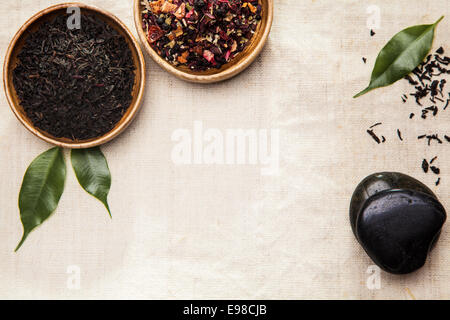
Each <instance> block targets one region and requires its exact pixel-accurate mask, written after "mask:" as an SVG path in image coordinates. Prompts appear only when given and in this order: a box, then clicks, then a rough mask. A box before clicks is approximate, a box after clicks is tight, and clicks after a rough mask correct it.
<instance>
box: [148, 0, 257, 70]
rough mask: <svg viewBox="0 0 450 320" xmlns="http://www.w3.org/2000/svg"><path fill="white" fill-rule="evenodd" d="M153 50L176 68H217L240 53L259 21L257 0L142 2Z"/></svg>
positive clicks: (157, 0)
mask: <svg viewBox="0 0 450 320" xmlns="http://www.w3.org/2000/svg"><path fill="white" fill-rule="evenodd" d="M142 3H143V4H144V5H145V8H146V9H145V10H143V12H142V24H143V28H144V31H145V32H146V33H147V38H148V41H149V43H150V45H151V46H152V48H153V49H154V50H155V51H156V52H157V53H158V54H159V55H160V56H161V57H163V58H164V59H166V60H167V61H170V62H171V63H172V64H173V65H175V66H187V67H189V68H190V69H191V70H194V71H200V70H201V71H203V70H207V69H210V68H220V67H221V66H222V65H224V64H226V63H227V62H230V61H231V60H232V59H233V58H234V57H236V56H237V55H238V54H239V53H240V52H242V51H243V50H244V49H245V47H246V46H247V45H248V43H249V41H250V40H251V38H252V37H253V35H254V33H255V30H256V28H257V26H258V23H259V22H260V20H261V18H262V17H261V14H262V7H261V5H260V3H259V1H258V0H245V1H244V0H155V1H149V0H144V1H143V2H142Z"/></svg>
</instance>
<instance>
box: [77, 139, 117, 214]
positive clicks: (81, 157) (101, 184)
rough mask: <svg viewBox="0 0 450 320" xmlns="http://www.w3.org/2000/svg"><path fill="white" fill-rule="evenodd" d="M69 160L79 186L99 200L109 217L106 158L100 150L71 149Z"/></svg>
mask: <svg viewBox="0 0 450 320" xmlns="http://www.w3.org/2000/svg"><path fill="white" fill-rule="evenodd" d="M71 159H72V167H73V169H74V171H75V175H76V176H77V179H78V182H79V183H80V185H81V186H82V187H83V189H84V190H86V192H88V193H89V194H91V195H92V196H94V197H95V198H97V199H98V200H100V201H101V202H102V203H103V204H104V205H105V207H106V210H108V213H109V215H110V216H111V210H110V209H109V205H108V193H109V189H110V187H111V174H110V172H109V168H108V163H107V161H106V158H105V156H104V155H103V153H102V151H101V150H100V148H99V147H95V148H90V149H73V150H72V151H71ZM111 217H112V216H111Z"/></svg>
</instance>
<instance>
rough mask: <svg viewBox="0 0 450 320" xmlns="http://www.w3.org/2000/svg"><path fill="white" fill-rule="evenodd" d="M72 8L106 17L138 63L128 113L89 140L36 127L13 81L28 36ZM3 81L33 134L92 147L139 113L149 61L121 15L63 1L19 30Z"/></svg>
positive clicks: (57, 142) (14, 108)
mask: <svg viewBox="0 0 450 320" xmlns="http://www.w3.org/2000/svg"><path fill="white" fill-rule="evenodd" d="M68 7H78V8H80V9H81V12H82V13H83V12H87V13H89V14H94V15H96V16H97V17H98V18H99V19H102V20H103V21H105V22H107V23H108V24H109V25H111V27H113V28H114V29H115V30H117V32H119V34H121V35H122V36H124V38H125V40H126V41H127V43H128V45H129V47H130V49H131V52H132V56H133V61H134V65H135V68H136V71H135V83H134V87H133V92H132V97H133V99H132V101H131V104H130V106H129V108H128V110H127V112H126V113H125V114H124V116H123V117H122V119H121V120H120V121H119V122H118V123H117V124H116V126H115V127H114V128H113V129H112V130H111V131H110V132H108V133H106V134H105V135H103V136H101V137H97V138H93V139H89V140H71V139H68V138H57V137H54V136H52V135H50V134H49V133H47V132H45V131H43V130H40V129H38V128H36V127H34V125H33V124H32V123H31V121H30V120H29V119H28V117H27V115H26V113H25V112H24V110H23V108H22V107H21V105H20V100H19V98H18V97H17V93H16V90H15V88H14V85H13V80H12V79H13V70H14V69H15V67H16V65H17V63H18V59H17V55H18V54H19V52H20V50H21V48H22V47H23V45H24V43H25V40H26V37H27V35H29V34H30V33H32V32H34V31H36V30H37V29H38V28H39V26H40V25H41V24H42V23H43V22H45V21H49V20H51V19H53V18H54V17H55V16H57V15H59V14H65V13H66V10H67V8H68ZM3 82H4V87H5V93H6V97H7V99H8V102H9V105H10V106H11V109H12V111H13V112H14V114H15V115H16V117H17V119H19V121H20V122H21V123H22V124H23V125H24V126H25V127H26V128H27V129H28V130H29V131H31V132H32V133H33V134H35V135H36V136H37V137H39V138H41V139H42V140H45V141H47V142H49V143H52V144H54V145H57V146H60V147H65V148H72V149H81V148H91V147H95V146H98V145H101V144H103V143H105V142H108V141H110V140H111V139H113V138H115V137H116V136H117V135H119V134H120V133H121V132H123V131H124V130H125V129H126V127H127V126H128V125H129V124H130V123H131V121H132V120H133V119H134V117H135V116H136V114H137V112H138V110H139V108H140V105H141V102H142V97H143V93H144V88H145V60H144V56H143V54H142V51H141V48H140V46H139V44H138V42H137V41H136V39H135V38H134V36H133V35H132V33H131V32H130V31H129V30H128V28H127V27H126V26H125V25H124V24H123V23H122V22H121V21H120V20H119V19H118V18H117V17H115V16H114V15H112V14H111V13H109V12H107V11H104V10H102V9H99V8H96V7H93V6H88V5H85V4H82V3H63V4H58V5H55V6H51V7H49V8H47V9H45V10H42V11H40V12H38V13H37V14H35V15H34V16H32V17H31V18H30V19H29V20H28V21H27V22H26V23H25V24H24V25H23V26H22V27H21V28H20V29H19V31H18V32H17V33H16V35H15V36H14V38H13V40H12V41H11V43H10V45H9V47H8V51H7V53H6V58H5V63H4V66H3Z"/></svg>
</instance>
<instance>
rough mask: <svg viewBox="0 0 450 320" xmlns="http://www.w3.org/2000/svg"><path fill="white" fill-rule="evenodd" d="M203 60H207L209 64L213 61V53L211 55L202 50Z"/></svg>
mask: <svg viewBox="0 0 450 320" xmlns="http://www.w3.org/2000/svg"><path fill="white" fill-rule="evenodd" d="M203 58H205V59H206V60H208V62H211V61H213V60H214V53H212V52H211V51H209V50H204V51H203Z"/></svg>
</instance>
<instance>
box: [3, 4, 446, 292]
mask: <svg viewBox="0 0 450 320" xmlns="http://www.w3.org/2000/svg"><path fill="white" fill-rule="evenodd" d="M85 2H86V3H88V4H94V5H97V6H99V7H101V8H104V9H106V10H109V11H111V12H112V13H114V14H115V15H117V16H118V17H119V18H120V19H121V20H122V21H124V22H125V23H126V24H127V25H128V26H129V28H130V29H131V30H132V31H133V32H134V33H135V34H136V32H135V27H134V22H133V13H132V1H131V0H128V1H125V0H122V1H117V0H116V1H113V0H97V1H95V0H92V1H85ZM56 3H58V1H44V0H2V3H1V7H0V57H1V59H2V64H3V57H4V55H5V53H6V49H7V46H8V43H9V41H10V40H11V39H12V37H13V35H14V33H15V32H16V31H17V30H18V29H19V27H20V26H21V25H22V24H23V23H24V22H25V21H26V20H27V19H28V18H29V17H30V16H31V15H32V14H34V13H36V12H37V11H39V10H41V9H44V8H46V7H48V6H49V5H52V4H56ZM371 5H375V6H377V7H378V8H379V10H380V25H379V28H377V29H376V30H375V32H376V35H375V36H374V37H370V35H369V29H368V27H367V21H368V19H369V17H370V16H371V15H372V14H370V13H368V10H369V11H370V10H371V9H373V8H374V7H370V6H371ZM441 15H447V16H448V17H447V18H446V19H444V20H443V21H442V23H441V24H440V26H439V28H438V30H437V34H436V40H435V44H434V47H435V49H436V48H437V47H439V46H440V45H442V46H444V47H445V48H446V49H447V50H448V51H449V52H450V36H449V33H448V29H449V25H450V20H449V19H450V6H449V2H448V1H446V0H440V1H437V0H432V1H431V0H429V1H424V0H421V1H417V0H414V1H412V0H399V1H388V0H385V1H375V0H373V1H343V0H341V1H331V0H327V1H325V0H322V1H320V0H315V1H311V0H305V1H296V0H275V17H274V24H273V28H272V32H271V34H270V37H269V40H268V43H267V46H266V47H265V49H264V50H263V52H262V54H261V56H260V57H258V59H257V60H256V61H255V63H254V64H253V65H252V66H250V67H249V68H248V69H247V70H246V71H244V72H243V73H242V74H241V75H239V76H237V77H235V78H233V79H231V80H229V81H226V82H223V83H219V84H214V85H198V84H190V83H186V82H183V81H181V80H178V79H176V78H174V77H173V76H171V75H169V74H168V73H166V72H165V71H163V70H162V69H160V68H159V67H158V66H157V65H156V64H155V63H153V61H151V60H150V58H149V57H148V56H147V55H146V60H147V63H148V70H147V75H148V82H147V87H146V93H145V101H144V104H143V107H142V109H141V111H140V113H139V115H138V117H137V118H136V120H135V121H134V122H133V124H132V125H131V126H130V127H129V129H128V130H127V131H126V132H125V133H124V134H122V135H121V136H120V137H119V138H117V139H116V140H114V141H113V142H111V143H108V144H107V145H105V146H104V147H103V151H104V153H105V154H106V156H107V158H108V161H109V165H110V169H111V172H112V176H113V183H112V189H111V192H110V196H109V201H110V206H111V209H112V214H113V219H112V220H111V219H109V217H108V215H107V213H106V211H105V209H104V208H103V207H102V205H101V204H100V203H99V202H97V201H96V200H95V199H93V198H92V197H90V196H89V195H87V194H86V193H85V192H84V191H83V190H82V189H81V188H80V187H79V185H78V184H77V182H76V179H75V176H74V174H73V171H72V169H71V168H70V167H69V168H68V177H67V181H66V189H65V193H64V194H63V196H62V199H61V202H60V205H59V207H58V209H57V211H56V212H55V214H54V215H53V216H52V217H51V218H50V219H49V220H48V221H47V222H45V224H44V225H43V226H41V227H39V228H38V229H37V230H35V231H34V232H33V233H32V234H31V235H30V236H29V238H28V240H27V241H26V243H25V244H24V246H23V247H22V248H21V250H20V251H19V252H18V253H14V252H13V250H14V248H15V246H16V244H17V243H18V241H19V239H20V236H21V233H22V226H21V223H20V220H19V212H18V208H17V197H18V193H19V189H20V184H21V180H22V177H23V174H24V172H25V170H26V168H27V166H28V165H29V163H30V162H31V161H32V160H33V158H34V157H36V156H37V155H38V154H39V153H41V152H43V151H45V150H46V149H48V148H49V147H50V145H48V144H46V143H44V142H42V141H40V140H39V139H37V138H36V137H34V136H33V135H32V134H30V133H29V132H28V131H26V129H25V128H24V127H23V126H22V125H21V124H20V123H19V122H18V121H17V120H16V119H15V117H14V115H13V113H12V112H11V111H10V109H9V106H8V104H7V101H6V99H5V96H4V93H3V92H2V93H0V106H1V108H0V162H1V166H0V177H1V178H0V204H1V206H0V298H74V299H79V298H139V299H140V298H144V299H147V298H150V299H152V298H164V299H166V298H167V299H172V298H177V299H181V298H184V299H191V298H193V299H200V298H206V299H207V298H238V299H239V298H249V299H253V298H255V299H275V298H277V299H300V298H302V299H310V298H336V299H361V298H368V299H372V298H374V299H382V298H387V299H413V298H416V299H425V298H447V299H448V298H450V233H449V231H448V230H449V229H448V226H446V227H445V228H444V231H443V233H442V236H441V240H440V242H439V244H438V245H437V247H436V248H435V250H434V251H433V253H432V255H431V258H430V259H429V260H428V262H427V264H426V266H425V267H424V268H422V269H421V270H420V271H418V272H416V273H414V274H411V275H407V276H392V275H389V274H387V273H384V272H382V273H381V287H380V289H376V290H371V289H369V288H368V287H367V285H366V281H367V279H368V277H369V276H370V274H368V273H367V269H368V267H369V266H370V265H372V262H371V261H370V259H369V258H368V257H367V256H366V254H365V253H364V251H363V250H362V249H361V247H360V246H359V245H358V244H357V242H356V240H355V239H354V237H353V234H352V232H351V229H350V224H349V222H348V206H349V201H350V197H351V194H352V192H353V189H354V187H355V186H356V184H357V183H358V182H359V181H360V180H361V179H362V178H364V177H365V176H366V175H368V174H370V173H373V172H375V171H382V170H397V171H401V172H404V173H408V174H410V175H413V176H415V177H417V178H419V179H420V180H422V181H424V182H425V183H427V184H428V185H429V186H430V187H432V188H433V189H434V190H436V193H437V194H438V195H439V197H440V199H441V200H442V201H443V203H444V205H446V207H447V208H450V200H449V198H448V195H449V192H450V146H449V145H446V144H443V145H439V146H437V145H432V146H431V147H427V146H426V143H425V142H420V141H417V138H416V137H417V135H419V134H422V133H425V132H426V133H428V132H431V131H437V132H439V133H440V134H441V135H443V134H444V133H445V130H450V128H449V125H448V123H449V121H450V113H448V112H449V111H447V113H445V112H442V113H440V114H439V115H438V117H437V118H436V119H432V120H430V121H421V119H420V117H416V118H417V119H414V120H408V115H409V113H410V112H413V111H416V112H417V113H418V114H420V110H419V109H418V107H417V106H416V105H415V104H414V103H413V101H412V99H409V101H408V103H406V104H403V103H402V102H401V98H400V97H401V95H402V94H403V93H404V92H408V89H409V87H408V84H407V83H406V82H405V81H401V82H399V83H397V84H395V85H394V86H391V87H388V88H385V89H381V90H377V91H375V92H372V93H370V94H367V95H365V96H363V97H361V98H359V99H357V100H354V99H352V96H353V95H354V94H355V93H356V92H358V91H359V90H360V89H363V87H364V86H365V85H366V84H367V81H368V79H369V76H370V72H371V68H372V66H373V63H374V60H375V58H376V56H377V53H378V51H379V50H380V49H381V48H382V46H383V44H384V43H386V41H387V40H389V39H390V38H391V37H392V36H393V35H394V34H395V33H396V32H398V31H400V30H401V29H403V28H405V27H407V26H410V25H414V24H422V23H432V22H434V21H435V20H437V19H438V18H439V17H440V16H441ZM369 22H370V21H369ZM363 56H364V57H367V59H368V62H367V64H364V63H363V62H362V57H363ZM195 121H201V123H202V124H203V127H204V130H206V129H207V128H215V129H218V130H220V132H223V133H225V132H226V130H227V129H233V128H234V129H244V130H247V129H254V130H260V129H267V130H270V129H279V141H280V150H279V161H280V164H279V168H280V169H279V173H278V175H271V176H267V175H262V174H261V168H262V167H263V166H261V165H249V164H244V165H206V164H193V165H176V164H174V162H173V161H172V158H171V153H172V149H173V147H174V146H175V142H173V141H172V140H171V136H172V133H173V132H174V131H175V130H177V129H183V128H184V129H187V130H190V132H192V130H193V126H194V122H195ZM378 121H381V122H383V125H382V126H380V127H379V133H380V134H383V135H385V136H386V139H387V140H388V141H387V142H386V143H385V144H381V145H377V144H376V143H375V142H374V141H373V140H372V139H371V138H370V137H369V136H368V135H367V134H366V133H365V130H366V129H367V128H368V127H369V126H370V125H372V124H373V123H375V122H378ZM397 128H399V129H400V130H402V132H403V136H404V140H405V141H404V142H400V141H399V140H398V138H397V136H396V129H397ZM435 155H438V161H439V162H438V164H439V166H440V168H441V171H442V174H441V185H440V186H439V187H435V186H434V182H435V180H436V176H434V175H432V174H427V175H426V174H424V173H423V172H422V171H421V169H420V164H421V161H422V159H423V158H425V157H426V158H429V159H431V158H432V157H433V156H435ZM66 156H68V153H67V151H66ZM73 270H79V272H80V273H79V274H80V287H79V288H78V289H77V288H76V287H71V286H70V285H69V286H68V285H67V283H68V282H69V283H71V282H70V281H71V280H70V279H72V278H71V276H73V274H72V273H70V272H71V271H73ZM68 272H69V273H68Z"/></svg>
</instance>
